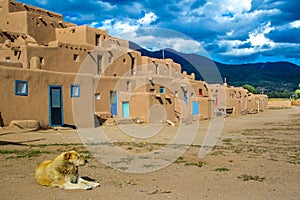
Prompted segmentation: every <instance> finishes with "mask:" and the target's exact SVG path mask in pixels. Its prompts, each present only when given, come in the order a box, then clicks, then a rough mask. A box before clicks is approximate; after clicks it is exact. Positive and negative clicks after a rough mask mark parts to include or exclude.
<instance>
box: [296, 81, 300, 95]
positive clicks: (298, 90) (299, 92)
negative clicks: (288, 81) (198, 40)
mask: <svg viewBox="0 0 300 200" xmlns="http://www.w3.org/2000/svg"><path fill="white" fill-rule="evenodd" d="M295 98H296V99H298V98H300V84H299V85H298V89H297V90H295Z"/></svg>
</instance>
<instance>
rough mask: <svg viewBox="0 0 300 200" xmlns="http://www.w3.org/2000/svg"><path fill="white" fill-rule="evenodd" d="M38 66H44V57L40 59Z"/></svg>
mask: <svg viewBox="0 0 300 200" xmlns="http://www.w3.org/2000/svg"><path fill="white" fill-rule="evenodd" d="M40 64H41V65H44V64H45V59H44V57H40Z"/></svg>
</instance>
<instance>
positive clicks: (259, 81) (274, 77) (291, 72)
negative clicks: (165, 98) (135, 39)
mask: <svg viewBox="0 0 300 200" xmlns="http://www.w3.org/2000/svg"><path fill="white" fill-rule="evenodd" d="M130 48H131V49H135V50H137V51H139V52H141V54H142V55H144V56H149V57H154V58H162V57H163V55H164V57H165V58H171V59H173V60H174V61H175V62H177V63H180V64H181V66H182V71H187V72H188V73H192V72H195V74H196V78H197V79H199V80H205V81H206V82H208V83H216V82H220V79H218V78H216V77H217V76H216V75H215V74H214V73H215V72H214V71H210V72H209V73H212V74H210V75H205V73H206V72H208V71H209V70H208V69H211V68H214V67H215V66H217V69H218V70H219V72H220V74H221V76H222V79H223V80H224V77H226V80H227V83H228V84H230V85H233V86H242V85H244V84H250V85H253V86H254V87H256V88H257V89H258V90H259V91H263V92H265V93H272V94H274V93H275V92H277V93H283V92H288V91H295V89H296V88H297V87H298V84H299V83H300V67H299V66H298V65H295V64H292V63H289V62H267V63H253V64H240V65H228V64H223V63H218V62H213V61H211V60H210V59H208V58H206V57H204V56H201V55H197V54H183V53H179V52H176V51H174V50H172V49H165V50H164V52H162V50H160V51H154V52H151V51H148V50H146V49H143V48H141V47H139V46H138V45H136V44H134V43H130ZM200 73H201V74H200ZM203 75H204V76H203ZM203 77H205V78H203Z"/></svg>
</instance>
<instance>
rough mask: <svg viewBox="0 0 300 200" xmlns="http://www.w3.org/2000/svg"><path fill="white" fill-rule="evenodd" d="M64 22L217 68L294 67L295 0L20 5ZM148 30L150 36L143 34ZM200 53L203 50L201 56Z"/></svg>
mask: <svg viewBox="0 0 300 200" xmlns="http://www.w3.org/2000/svg"><path fill="white" fill-rule="evenodd" d="M21 2H23V3H27V4H30V5H34V6H38V7H42V8H44V9H47V10H51V11H54V12H58V13H61V14H63V16H64V19H65V21H69V22H73V23H76V24H78V25H81V24H88V25H90V26H93V27H95V28H101V29H106V30H108V31H109V34H110V35H112V36H116V37H120V38H123V39H127V40H133V41H134V42H136V43H138V44H139V45H141V46H143V47H146V48H148V49H152V50H158V49H161V48H173V49H175V50H177V51H180V52H183V53H199V54H203V51H204V50H205V51H206V52H207V53H208V55H209V56H210V57H211V58H212V59H214V60H216V61H219V62H223V63H232V64H233V63H253V62H268V61H269V62H273V61H289V62H293V63H295V64H298V65H300V12H299V11H298V8H299V3H298V1H297V0H282V1H281V0H279V1H277V0H276V1H275V0H166V1H158V0H132V1H122V0H85V1H81V0H63V1H53V0H21ZM149 27H151V28H152V29H151V30H152V31H145V29H147V28H149ZM203 49H204V50H203Z"/></svg>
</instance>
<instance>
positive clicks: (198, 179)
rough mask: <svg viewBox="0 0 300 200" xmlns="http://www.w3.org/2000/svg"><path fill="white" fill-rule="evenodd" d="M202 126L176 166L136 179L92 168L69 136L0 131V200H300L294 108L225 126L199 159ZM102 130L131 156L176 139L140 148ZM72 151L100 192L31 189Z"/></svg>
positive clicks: (169, 131)
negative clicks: (50, 164)
mask: <svg viewBox="0 0 300 200" xmlns="http://www.w3.org/2000/svg"><path fill="white" fill-rule="evenodd" d="M208 126H209V121H201V122H200V123H199V127H198V129H197V135H196V137H195V139H194V141H193V144H192V145H191V146H190V148H189V149H188V150H187V151H186V152H185V153H184V154H183V155H182V156H180V157H179V158H178V159H177V160H176V161H175V162H173V163H172V164H170V165H169V166H167V167H164V168H163V169H160V170H156V171H153V172H148V173H139V174H136V173H125V172H122V171H119V170H116V169H113V168H111V167H108V166H106V165H104V164H102V163H101V162H99V161H98V160H96V159H95V158H94V157H93V156H92V155H91V154H90V152H89V151H87V149H86V147H85V146H84V145H83V144H82V142H81V140H80V139H79V137H78V134H77V132H76V131H75V130H71V129H62V128H60V129H56V130H54V129H51V130H39V131H35V132H31V131H22V130H19V129H11V128H3V129H0V145H1V146H0V154H1V157H0V159H1V162H0V169H1V170H0V175H1V176H0V177H1V178H2V180H1V181H0V193H1V196H0V199H120V200H122V199H126V200H127V199H180V200H181V199H195V200H196V199H197V200H198V199H272V200H274V199H300V190H299V188H300V181H299V180H300V107H292V108H290V109H272V110H268V111H266V112H263V113H259V114H254V115H245V116H241V117H239V118H226V120H225V126H224V128H223V131H222V134H221V137H220V138H219V140H218V143H217V145H216V146H215V147H214V149H213V150H212V152H210V154H209V155H207V156H206V157H204V158H202V159H200V158H199V157H198V153H199V150H200V145H201V144H202V141H203V138H204V136H205V133H206V130H207V127H208ZM103 129H104V130H105V131H106V132H107V134H108V137H109V138H110V139H111V140H113V141H114V144H116V145H118V146H119V147H120V148H123V149H124V150H126V151H132V152H135V153H140V152H145V151H153V150H155V149H159V148H160V147H161V146H164V145H165V144H167V143H168V142H169V141H170V140H171V139H172V137H173V136H174V135H173V133H174V132H176V131H174V130H176V127H171V126H168V127H165V128H164V129H163V131H162V132H161V134H157V135H155V136H154V137H153V138H152V139H151V140H149V141H145V140H144V139H142V140H138V139H133V138H132V137H130V136H128V135H124V134H122V132H121V131H120V130H119V129H118V127H115V126H111V127H103ZM186 134H189V133H186ZM71 149H75V150H77V151H78V152H80V153H81V154H82V155H84V156H86V157H87V158H88V160H89V163H88V165H86V166H83V167H81V168H80V174H81V176H83V177H89V178H92V179H95V180H97V181H99V182H100V184H101V186H100V187H98V188H94V189H93V190H87V191H84V190H72V191H70V190H62V189H58V188H47V187H43V186H40V185H38V184H37V183H36V182H35V180H34V170H35V168H36V167H37V165H38V164H39V163H40V162H42V161H43V160H46V159H53V158H55V157H56V155H58V154H59V153H60V152H63V151H67V150H71ZM145 159H146V158H145Z"/></svg>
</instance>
